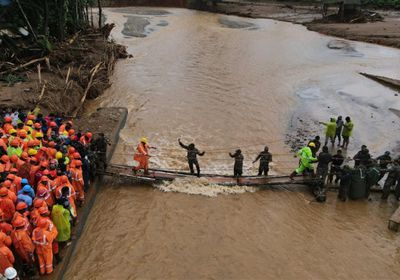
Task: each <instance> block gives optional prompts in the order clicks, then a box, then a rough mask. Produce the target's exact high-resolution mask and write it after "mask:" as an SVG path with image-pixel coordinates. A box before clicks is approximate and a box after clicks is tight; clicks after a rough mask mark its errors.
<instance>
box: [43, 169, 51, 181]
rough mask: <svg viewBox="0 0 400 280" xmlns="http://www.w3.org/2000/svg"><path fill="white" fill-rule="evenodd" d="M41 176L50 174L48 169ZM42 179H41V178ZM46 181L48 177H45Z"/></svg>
mask: <svg viewBox="0 0 400 280" xmlns="http://www.w3.org/2000/svg"><path fill="white" fill-rule="evenodd" d="M42 174H43V176H47V175H49V174H50V171H49V170H48V169H46V170H44V171H43V173H42ZM42 178H43V177H42ZM47 179H49V178H48V177H47Z"/></svg>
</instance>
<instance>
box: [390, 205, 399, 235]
mask: <svg viewBox="0 0 400 280" xmlns="http://www.w3.org/2000/svg"><path fill="white" fill-rule="evenodd" d="M388 227H389V229H390V230H393V231H396V232H398V231H400V206H399V208H397V210H396V211H395V212H394V213H393V215H392V216H391V217H390V219H389V225H388Z"/></svg>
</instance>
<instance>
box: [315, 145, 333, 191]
mask: <svg viewBox="0 0 400 280" xmlns="http://www.w3.org/2000/svg"><path fill="white" fill-rule="evenodd" d="M317 159H318V166H317V177H318V178H320V179H321V180H322V183H323V184H325V180H326V176H328V170H329V163H330V162H331V161H332V155H331V154H330V153H329V150H328V147H327V146H323V147H322V152H321V153H319V155H318V158H317Z"/></svg>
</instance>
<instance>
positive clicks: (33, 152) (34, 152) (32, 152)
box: [28, 148, 37, 156]
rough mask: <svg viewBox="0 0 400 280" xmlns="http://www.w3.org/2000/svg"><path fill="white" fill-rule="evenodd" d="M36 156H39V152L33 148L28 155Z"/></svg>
mask: <svg viewBox="0 0 400 280" xmlns="http://www.w3.org/2000/svg"><path fill="white" fill-rule="evenodd" d="M36 154H37V150H35V149H32V148H31V149H29V150H28V155H30V156H34V155H36Z"/></svg>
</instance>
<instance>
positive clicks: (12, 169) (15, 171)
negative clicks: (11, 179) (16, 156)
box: [10, 168, 18, 174]
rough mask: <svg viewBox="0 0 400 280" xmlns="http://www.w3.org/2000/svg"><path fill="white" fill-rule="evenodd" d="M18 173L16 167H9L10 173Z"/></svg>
mask: <svg viewBox="0 0 400 280" xmlns="http://www.w3.org/2000/svg"><path fill="white" fill-rule="evenodd" d="M17 173H18V169H17V168H11V169H10V174H17Z"/></svg>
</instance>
